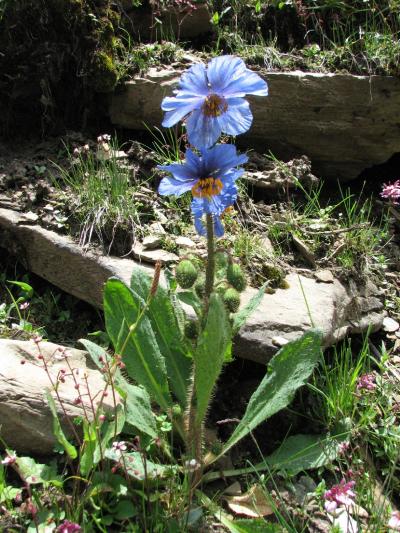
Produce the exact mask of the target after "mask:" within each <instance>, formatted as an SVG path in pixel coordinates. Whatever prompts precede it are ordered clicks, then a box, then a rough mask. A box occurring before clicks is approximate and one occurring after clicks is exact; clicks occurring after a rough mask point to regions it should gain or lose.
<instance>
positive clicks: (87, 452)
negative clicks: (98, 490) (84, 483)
mask: <svg viewBox="0 0 400 533" xmlns="http://www.w3.org/2000/svg"><path fill="white" fill-rule="evenodd" d="M96 444H97V435H96V429H95V427H94V423H90V422H87V420H85V419H83V449H82V454H81V457H80V460H79V470H80V473H81V474H82V476H84V477H86V476H88V475H89V473H90V471H91V470H92V468H93V466H94V453H95V450H96Z"/></svg>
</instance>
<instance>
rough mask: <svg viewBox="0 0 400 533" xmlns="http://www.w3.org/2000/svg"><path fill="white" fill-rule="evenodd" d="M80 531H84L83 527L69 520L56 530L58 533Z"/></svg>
mask: <svg viewBox="0 0 400 533" xmlns="http://www.w3.org/2000/svg"><path fill="white" fill-rule="evenodd" d="M79 531H82V528H81V526H80V525H79V524H75V523H74V522H70V521H69V520H64V522H63V523H62V524H60V525H59V526H58V528H57V529H56V532H57V533H78V532H79Z"/></svg>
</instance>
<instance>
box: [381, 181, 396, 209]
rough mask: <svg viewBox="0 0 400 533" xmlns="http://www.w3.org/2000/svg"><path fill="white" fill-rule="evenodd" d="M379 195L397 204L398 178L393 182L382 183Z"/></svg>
mask: <svg viewBox="0 0 400 533" xmlns="http://www.w3.org/2000/svg"><path fill="white" fill-rule="evenodd" d="M381 196H382V198H386V199H387V200H390V201H391V202H393V203H394V204H398V203H399V202H398V200H399V199H400V180H397V181H395V182H394V183H384V184H383V188H382V192H381Z"/></svg>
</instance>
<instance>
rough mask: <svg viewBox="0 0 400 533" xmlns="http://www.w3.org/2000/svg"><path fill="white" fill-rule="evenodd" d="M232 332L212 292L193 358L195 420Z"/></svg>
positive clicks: (202, 414)
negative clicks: (195, 402)
mask: <svg viewBox="0 0 400 533" xmlns="http://www.w3.org/2000/svg"><path fill="white" fill-rule="evenodd" d="M231 345H232V333H231V327H230V324H229V319H228V316H227V312H226V308H225V305H224V303H223V301H222V298H221V296H220V295H219V294H216V293H213V294H212V295H211V298H210V305H209V309H208V314H207V321H206V325H205V327H204V329H203V331H202V332H201V333H200V336H199V339H198V342H197V347H196V352H195V354H194V356H193V357H194V360H195V365H196V372H195V380H194V386H195V390H196V399H197V410H196V421H197V423H198V424H200V423H201V422H203V420H204V418H205V416H206V413H207V409H208V405H209V403H210V399H211V395H212V391H213V389H214V386H215V383H216V381H217V379H218V376H219V375H220V372H221V369H222V365H223V363H224V361H225V359H226V357H227V353H230V347H231Z"/></svg>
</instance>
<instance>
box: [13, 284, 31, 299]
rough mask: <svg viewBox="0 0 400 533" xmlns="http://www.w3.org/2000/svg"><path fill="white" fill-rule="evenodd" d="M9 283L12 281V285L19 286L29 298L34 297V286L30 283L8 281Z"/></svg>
mask: <svg viewBox="0 0 400 533" xmlns="http://www.w3.org/2000/svg"><path fill="white" fill-rule="evenodd" d="M7 283H11V284H12V285H16V286H17V287H19V288H20V289H21V290H22V291H23V292H24V293H25V295H26V297H27V298H32V296H33V287H31V286H30V285H29V283H25V282H24V281H7Z"/></svg>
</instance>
